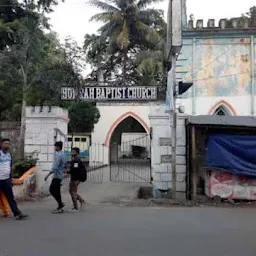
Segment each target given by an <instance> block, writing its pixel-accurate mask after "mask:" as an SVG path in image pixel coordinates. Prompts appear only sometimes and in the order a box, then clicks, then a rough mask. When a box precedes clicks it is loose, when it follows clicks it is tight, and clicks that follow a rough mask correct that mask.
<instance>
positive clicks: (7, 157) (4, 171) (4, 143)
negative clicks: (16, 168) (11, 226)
mask: <svg viewBox="0 0 256 256" xmlns="http://www.w3.org/2000/svg"><path fill="white" fill-rule="evenodd" d="M9 148H10V140H9V139H2V140H1V150H0V192H1V193H3V195H4V196H5V197H6V199H7V201H8V204H9V206H10V208H11V211H12V213H13V215H14V217H15V218H16V220H23V219H26V218H27V217H28V215H26V214H23V213H22V212H21V211H20V210H19V208H18V206H17V203H16V201H15V199H14V195H13V190H12V181H11V170H12V156H11V154H10V152H9Z"/></svg>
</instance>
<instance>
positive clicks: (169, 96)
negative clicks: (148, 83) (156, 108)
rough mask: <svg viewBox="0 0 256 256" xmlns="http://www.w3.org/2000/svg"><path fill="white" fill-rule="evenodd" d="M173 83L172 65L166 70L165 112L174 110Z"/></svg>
mask: <svg viewBox="0 0 256 256" xmlns="http://www.w3.org/2000/svg"><path fill="white" fill-rule="evenodd" d="M173 85H174V68H173V67H172V68H171V69H170V70H169V72H168V78H167V91H166V101H165V105H166V109H165V113H169V114H170V113H171V111H173V110H174V105H173V104H174V98H173Z"/></svg>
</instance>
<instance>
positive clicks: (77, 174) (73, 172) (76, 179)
mask: <svg viewBox="0 0 256 256" xmlns="http://www.w3.org/2000/svg"><path fill="white" fill-rule="evenodd" d="M79 154H80V150H79V148H73V149H72V161H71V167H70V176H71V178H70V184H69V193H70V195H71V199H72V202H73V209H72V210H71V211H73V212H76V211H78V205H77V201H79V202H80V204H81V207H83V206H84V205H85V200H84V199H83V198H82V197H81V196H80V195H79V194H78V193H77V189H78V185H79V184H80V182H81V173H82V172H83V170H84V169H85V167H84V165H83V162H82V161H81V159H80V157H79Z"/></svg>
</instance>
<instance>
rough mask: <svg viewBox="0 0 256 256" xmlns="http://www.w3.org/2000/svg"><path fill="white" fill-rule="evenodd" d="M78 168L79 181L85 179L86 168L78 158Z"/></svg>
mask: <svg viewBox="0 0 256 256" xmlns="http://www.w3.org/2000/svg"><path fill="white" fill-rule="evenodd" d="M79 165H80V168H79V180H80V181H81V182H85V181H87V170H86V168H85V166H84V164H83V162H82V161H81V160H80V162H79Z"/></svg>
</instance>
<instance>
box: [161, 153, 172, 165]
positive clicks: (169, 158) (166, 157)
mask: <svg viewBox="0 0 256 256" xmlns="http://www.w3.org/2000/svg"><path fill="white" fill-rule="evenodd" d="M168 163H172V156H171V155H162V156H161V164H168Z"/></svg>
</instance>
